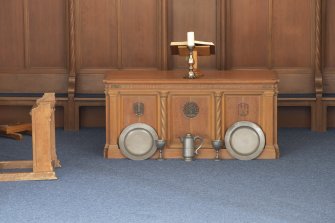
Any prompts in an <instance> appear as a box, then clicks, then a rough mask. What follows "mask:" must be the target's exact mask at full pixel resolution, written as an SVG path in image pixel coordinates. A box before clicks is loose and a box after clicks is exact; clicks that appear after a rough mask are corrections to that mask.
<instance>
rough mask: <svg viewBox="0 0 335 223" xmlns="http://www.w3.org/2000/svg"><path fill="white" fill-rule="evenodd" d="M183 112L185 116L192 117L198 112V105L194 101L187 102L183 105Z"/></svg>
mask: <svg viewBox="0 0 335 223" xmlns="http://www.w3.org/2000/svg"><path fill="white" fill-rule="evenodd" d="M183 112H184V115H185V116H186V117H187V118H194V117H196V116H197V115H198V113H199V106H198V105H197V103H195V102H192V101H190V102H187V103H186V104H185V105H184V108H183Z"/></svg>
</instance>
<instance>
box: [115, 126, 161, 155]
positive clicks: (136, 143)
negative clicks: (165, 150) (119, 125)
mask: <svg viewBox="0 0 335 223" xmlns="http://www.w3.org/2000/svg"><path fill="white" fill-rule="evenodd" d="M157 139H158V135H157V133H156V131H155V130H154V129H153V128H152V127H151V126H150V125H147V124H144V123H135V124H131V125H129V126H127V127H126V128H125V129H123V130H122V132H121V134H120V137H119V147H120V150H121V153H122V154H123V155H124V156H126V157H128V158H129V159H132V160H145V159H148V158H150V157H151V156H152V155H153V154H154V153H155V152H156V150H157V147H156V143H155V140H157Z"/></svg>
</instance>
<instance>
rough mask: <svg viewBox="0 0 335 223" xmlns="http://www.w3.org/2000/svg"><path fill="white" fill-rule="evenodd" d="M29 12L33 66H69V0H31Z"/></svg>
mask: <svg viewBox="0 0 335 223" xmlns="http://www.w3.org/2000/svg"><path fill="white" fill-rule="evenodd" d="M28 11H29V15H28V16H29V43H28V44H29V62H30V66H31V67H57V68H65V67H66V66H67V62H66V60H67V56H66V55H67V43H66V35H67V34H66V33H67V30H66V22H67V21H66V18H67V16H66V1H65V0H58V1H54V0H29V1H28Z"/></svg>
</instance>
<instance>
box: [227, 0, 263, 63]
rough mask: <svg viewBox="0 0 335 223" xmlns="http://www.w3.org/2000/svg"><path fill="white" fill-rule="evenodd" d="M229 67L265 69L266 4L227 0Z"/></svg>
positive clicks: (259, 1)
mask: <svg viewBox="0 0 335 223" xmlns="http://www.w3.org/2000/svg"><path fill="white" fill-rule="evenodd" d="M229 5H230V8H229V9H228V10H230V13H229V14H230V18H229V21H230V24H229V27H230V30H229V31H228V35H229V37H228V40H229V42H228V43H227V45H228V47H229V55H228V56H229V57H230V58H229V59H228V61H229V62H228V63H229V64H228V66H229V67H263V68H264V67H267V63H268V31H269V29H268V28H269V25H268V23H269V13H268V8H269V0H258V1H254V0H230V2H229Z"/></svg>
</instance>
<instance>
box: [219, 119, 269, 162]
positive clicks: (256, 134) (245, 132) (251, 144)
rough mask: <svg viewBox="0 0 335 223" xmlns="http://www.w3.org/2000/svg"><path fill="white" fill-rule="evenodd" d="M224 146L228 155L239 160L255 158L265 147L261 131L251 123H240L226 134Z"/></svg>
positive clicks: (230, 128)
mask: <svg viewBox="0 0 335 223" xmlns="http://www.w3.org/2000/svg"><path fill="white" fill-rule="evenodd" d="M225 145H226V148H227V150H228V151H229V153H230V154H231V155H232V156H233V157H235V158H236V159H239V160H252V159H255V158H257V157H258V156H259V155H260V154H261V153H262V151H263V149H264V146H265V136H264V133H263V131H262V129H261V128H260V127H259V126H258V125H256V124H255V123H253V122H248V121H240V122H236V123H235V124H233V125H232V126H231V127H229V129H228V130H227V132H226V135H225Z"/></svg>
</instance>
